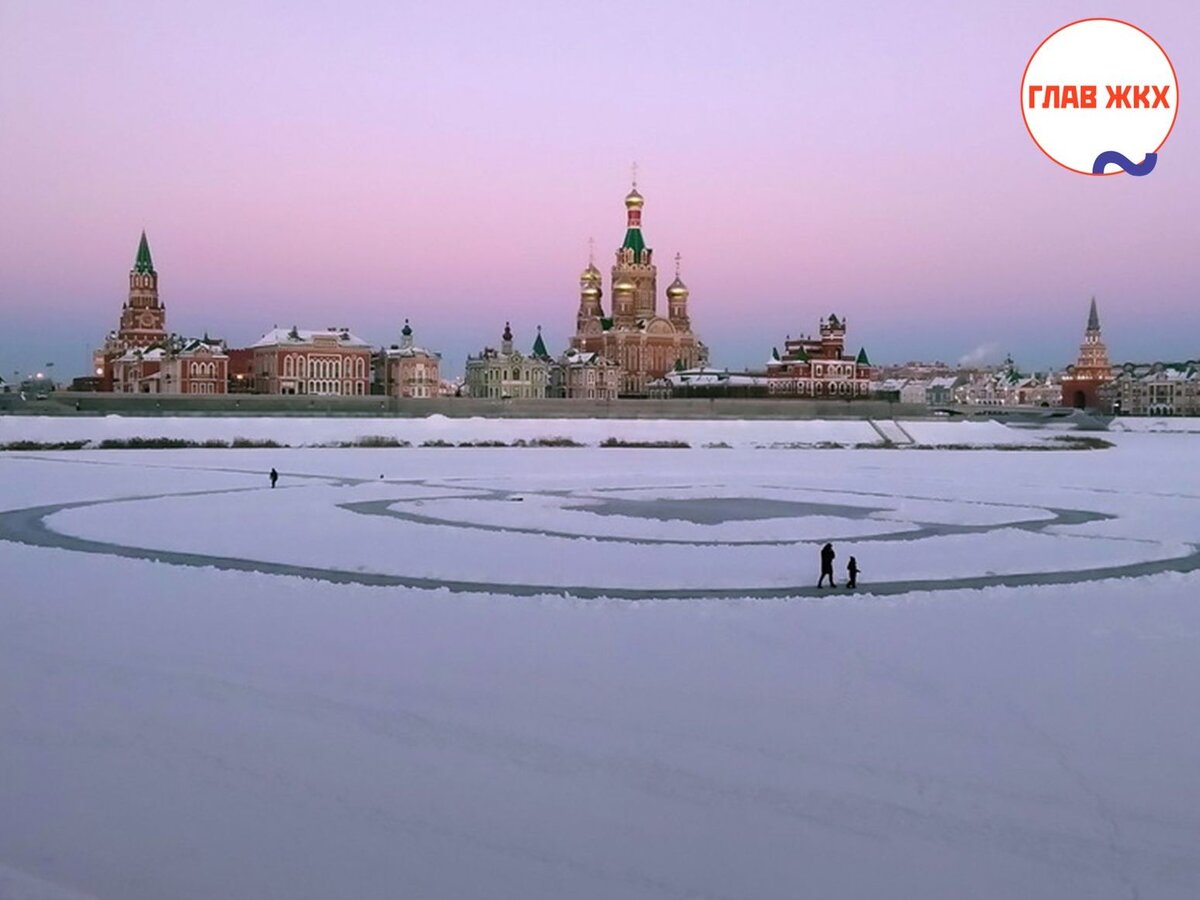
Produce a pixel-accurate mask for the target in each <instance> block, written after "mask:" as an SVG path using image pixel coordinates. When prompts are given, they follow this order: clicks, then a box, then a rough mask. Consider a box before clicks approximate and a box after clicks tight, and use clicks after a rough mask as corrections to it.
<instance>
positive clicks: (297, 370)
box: [250, 326, 371, 397]
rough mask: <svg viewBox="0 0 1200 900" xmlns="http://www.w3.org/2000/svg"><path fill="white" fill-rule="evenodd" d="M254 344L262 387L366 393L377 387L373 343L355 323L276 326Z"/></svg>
mask: <svg viewBox="0 0 1200 900" xmlns="http://www.w3.org/2000/svg"><path fill="white" fill-rule="evenodd" d="M250 349H251V350H252V351H253V356H254V382H255V392H256V393H259V394H307V395H313V396H318V397H360V396H364V395H366V394H369V393H370V392H371V346H370V345H369V344H368V343H367V342H366V341H364V340H363V339H362V338H360V337H356V336H355V335H354V334H352V333H351V332H350V329H349V328H325V329H322V330H317V331H306V330H301V329H299V328H296V327H295V326H293V327H292V328H291V330H284V329H282V328H275V329H272V330H271V331H268V332H267V333H266V334H264V335H263V336H262V337H261V338H259V339H258V341H256V342H255V343H254V344H253V345H252V346H251V347H250Z"/></svg>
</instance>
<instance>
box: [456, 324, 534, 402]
mask: <svg viewBox="0 0 1200 900" xmlns="http://www.w3.org/2000/svg"><path fill="white" fill-rule="evenodd" d="M548 360H549V354H547V353H546V345H545V343H544V342H543V341H542V334H541V331H540V330H539V331H538V336H537V340H536V341H534V345H533V350H532V352H531V353H530V354H529V355H528V356H526V355H525V354H523V353H521V352H520V351H519V350H515V349H513V333H512V326H511V325H509V323H508V322H505V323H504V332H503V334H501V335H500V349H499V350H496V349H495V348H493V347H484V348H483V350H481V351H480V353H479V355H478V356H468V357H467V378H466V388H467V391H468V393H469V394H470V395H471V396H472V397H484V398H488V399H492V400H513V399H517V400H541V399H544V398H545V397H546V393H547V391H548V389H549V387H550V364H549V361H548Z"/></svg>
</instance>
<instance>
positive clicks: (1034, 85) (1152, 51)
mask: <svg viewBox="0 0 1200 900" xmlns="http://www.w3.org/2000/svg"><path fill="white" fill-rule="evenodd" d="M1178 100H1179V84H1178V82H1177V81H1176V78H1175V68H1174V66H1172V65H1171V60H1170V59H1168V58H1167V54H1166V52H1165V51H1164V50H1163V48H1162V47H1160V46H1159V44H1158V42H1157V41H1155V40H1154V38H1152V37H1150V35H1148V34H1146V32H1144V31H1142V30H1141V29H1140V28H1138V27H1136V26H1134V25H1130V24H1129V23H1128V22H1122V21H1120V20H1118V19H1083V20H1082V21H1079V22H1072V23H1071V24H1070V25H1064V26H1063V27H1062V28H1060V29H1058V31H1056V32H1054V33H1053V34H1051V35H1050V36H1049V37H1048V38H1046V39H1045V40H1044V41H1042V43H1041V44H1040V45H1039V46H1038V48H1037V49H1036V50H1035V51H1034V52H1033V56H1032V57H1031V58H1030V60H1029V64H1028V65H1027V66H1026V67H1025V76H1024V78H1023V79H1022V80H1021V114H1022V115H1023V116H1024V118H1025V127H1026V128H1028V129H1029V134H1030V136H1031V137H1032V138H1033V140H1034V142H1035V143H1036V144H1037V145H1038V147H1040V148H1041V149H1042V152H1043V153H1045V154H1046V155H1047V156H1049V157H1050V158H1051V159H1052V160H1054V161H1055V162H1056V163H1058V164H1059V165H1062V166H1065V167H1066V168H1068V169H1070V170H1071V171H1073V172H1079V173H1081V174H1083V175H1116V174H1119V173H1121V172H1123V171H1124V172H1128V173H1129V174H1131V175H1146V174H1148V173H1149V172H1150V170H1151V169H1153V168H1154V164H1155V162H1156V160H1157V157H1158V151H1159V148H1160V147H1162V145H1163V144H1164V143H1165V142H1166V140H1167V135H1169V134H1170V133H1171V128H1172V127H1173V126H1174V125H1175V115H1176V113H1177V112H1178V108H1179V103H1178Z"/></svg>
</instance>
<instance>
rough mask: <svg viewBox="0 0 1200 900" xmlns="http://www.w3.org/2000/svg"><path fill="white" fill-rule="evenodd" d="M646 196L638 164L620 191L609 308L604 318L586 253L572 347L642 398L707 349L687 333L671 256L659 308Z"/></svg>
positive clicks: (597, 280) (596, 274)
mask: <svg viewBox="0 0 1200 900" xmlns="http://www.w3.org/2000/svg"><path fill="white" fill-rule="evenodd" d="M645 205H646V200H645V197H643V196H642V193H641V191H639V190H638V183H637V168H636V166H635V167H634V172H633V183H632V185H631V187H630V190H629V193H628V194H626V195H625V238H624V240H623V241H622V242H621V245H620V246H619V247H618V248H617V250H616V253H615V259H614V261H613V266H612V270H611V273H610V277H611V279H612V281H611V285H612V288H611V296H612V308H611V313H610V315H608V316H606V315H605V313H604V308H603V302H602V301H603V296H604V294H603V289H602V285H601V276H600V271H599V269H597V268H596V265H595V259H594V256H593V254H591V253H589V257H588V265H587V268H585V269H584V270H583V273H582V274H581V275H580V277H579V305H578V307H577V313H576V317H575V336H574V337H573V338H571V348H572V349H573V350H576V351H580V352H583V353H598V354H601V355H602V356H604V357H605V358H607V359H609V360H611V361H612V362H614V363H616V364H618V365H619V366H620V367H621V394H622V395H624V396H644V395H645V394H646V393H647V391H648V387H649V385H650V383H651V382H653V381H656V380H658V379H661V378H663V377H664V376H665V375H666V374H667V373H668V372H670V371H672V370H677V369H681V368H683V369H689V368H694V367H696V366H701V365H704V364H705V363H707V349H706V348H705V346H704V344H702V343H701V342H700V340H699V339H698V338H697V337H696V335H695V334H694V333H693V332H692V326H691V317H690V315H689V313H688V297H689V291H688V287H687V285H686V284H684V282H683V277H682V275H681V274H680V257H679V256H678V254H677V255H676V257H675V280H674V281H672V282H671V284H670V286H669V287H668V288H667V290H666V295H667V303H666V309H665V310H664V311H663V312H665V315H664V314H663V313H660V311H659V306H658V269H657V267H656V266H655V264H654V251H653V250H652V249H651V248H650V247H649V246H647V244H646V238H645V235H644V233H643V231H642V213H643V211H644V209H645Z"/></svg>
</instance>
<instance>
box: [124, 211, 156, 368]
mask: <svg viewBox="0 0 1200 900" xmlns="http://www.w3.org/2000/svg"><path fill="white" fill-rule="evenodd" d="M166 327H167V311H166V307H164V306H163V305H162V304H160V303H159V302H158V272H156V271H155V270H154V261H153V260H152V259H151V258H150V242H149V241H147V240H146V232H145V231H144V230H143V231H142V237H141V239H140V240H139V241H138V248H137V256H136V257H134V260H133V268H132V269H130V270H129V299H128V300H126V301H125V306H124V307H123V308H122V311H121V327H120V334H121V339H122V340H123V341H124V342H125V345H126V346H127V347H149V346H150V345H151V344H156V343H158V342H160V341H162V340H163V339H164V338H166Z"/></svg>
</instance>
